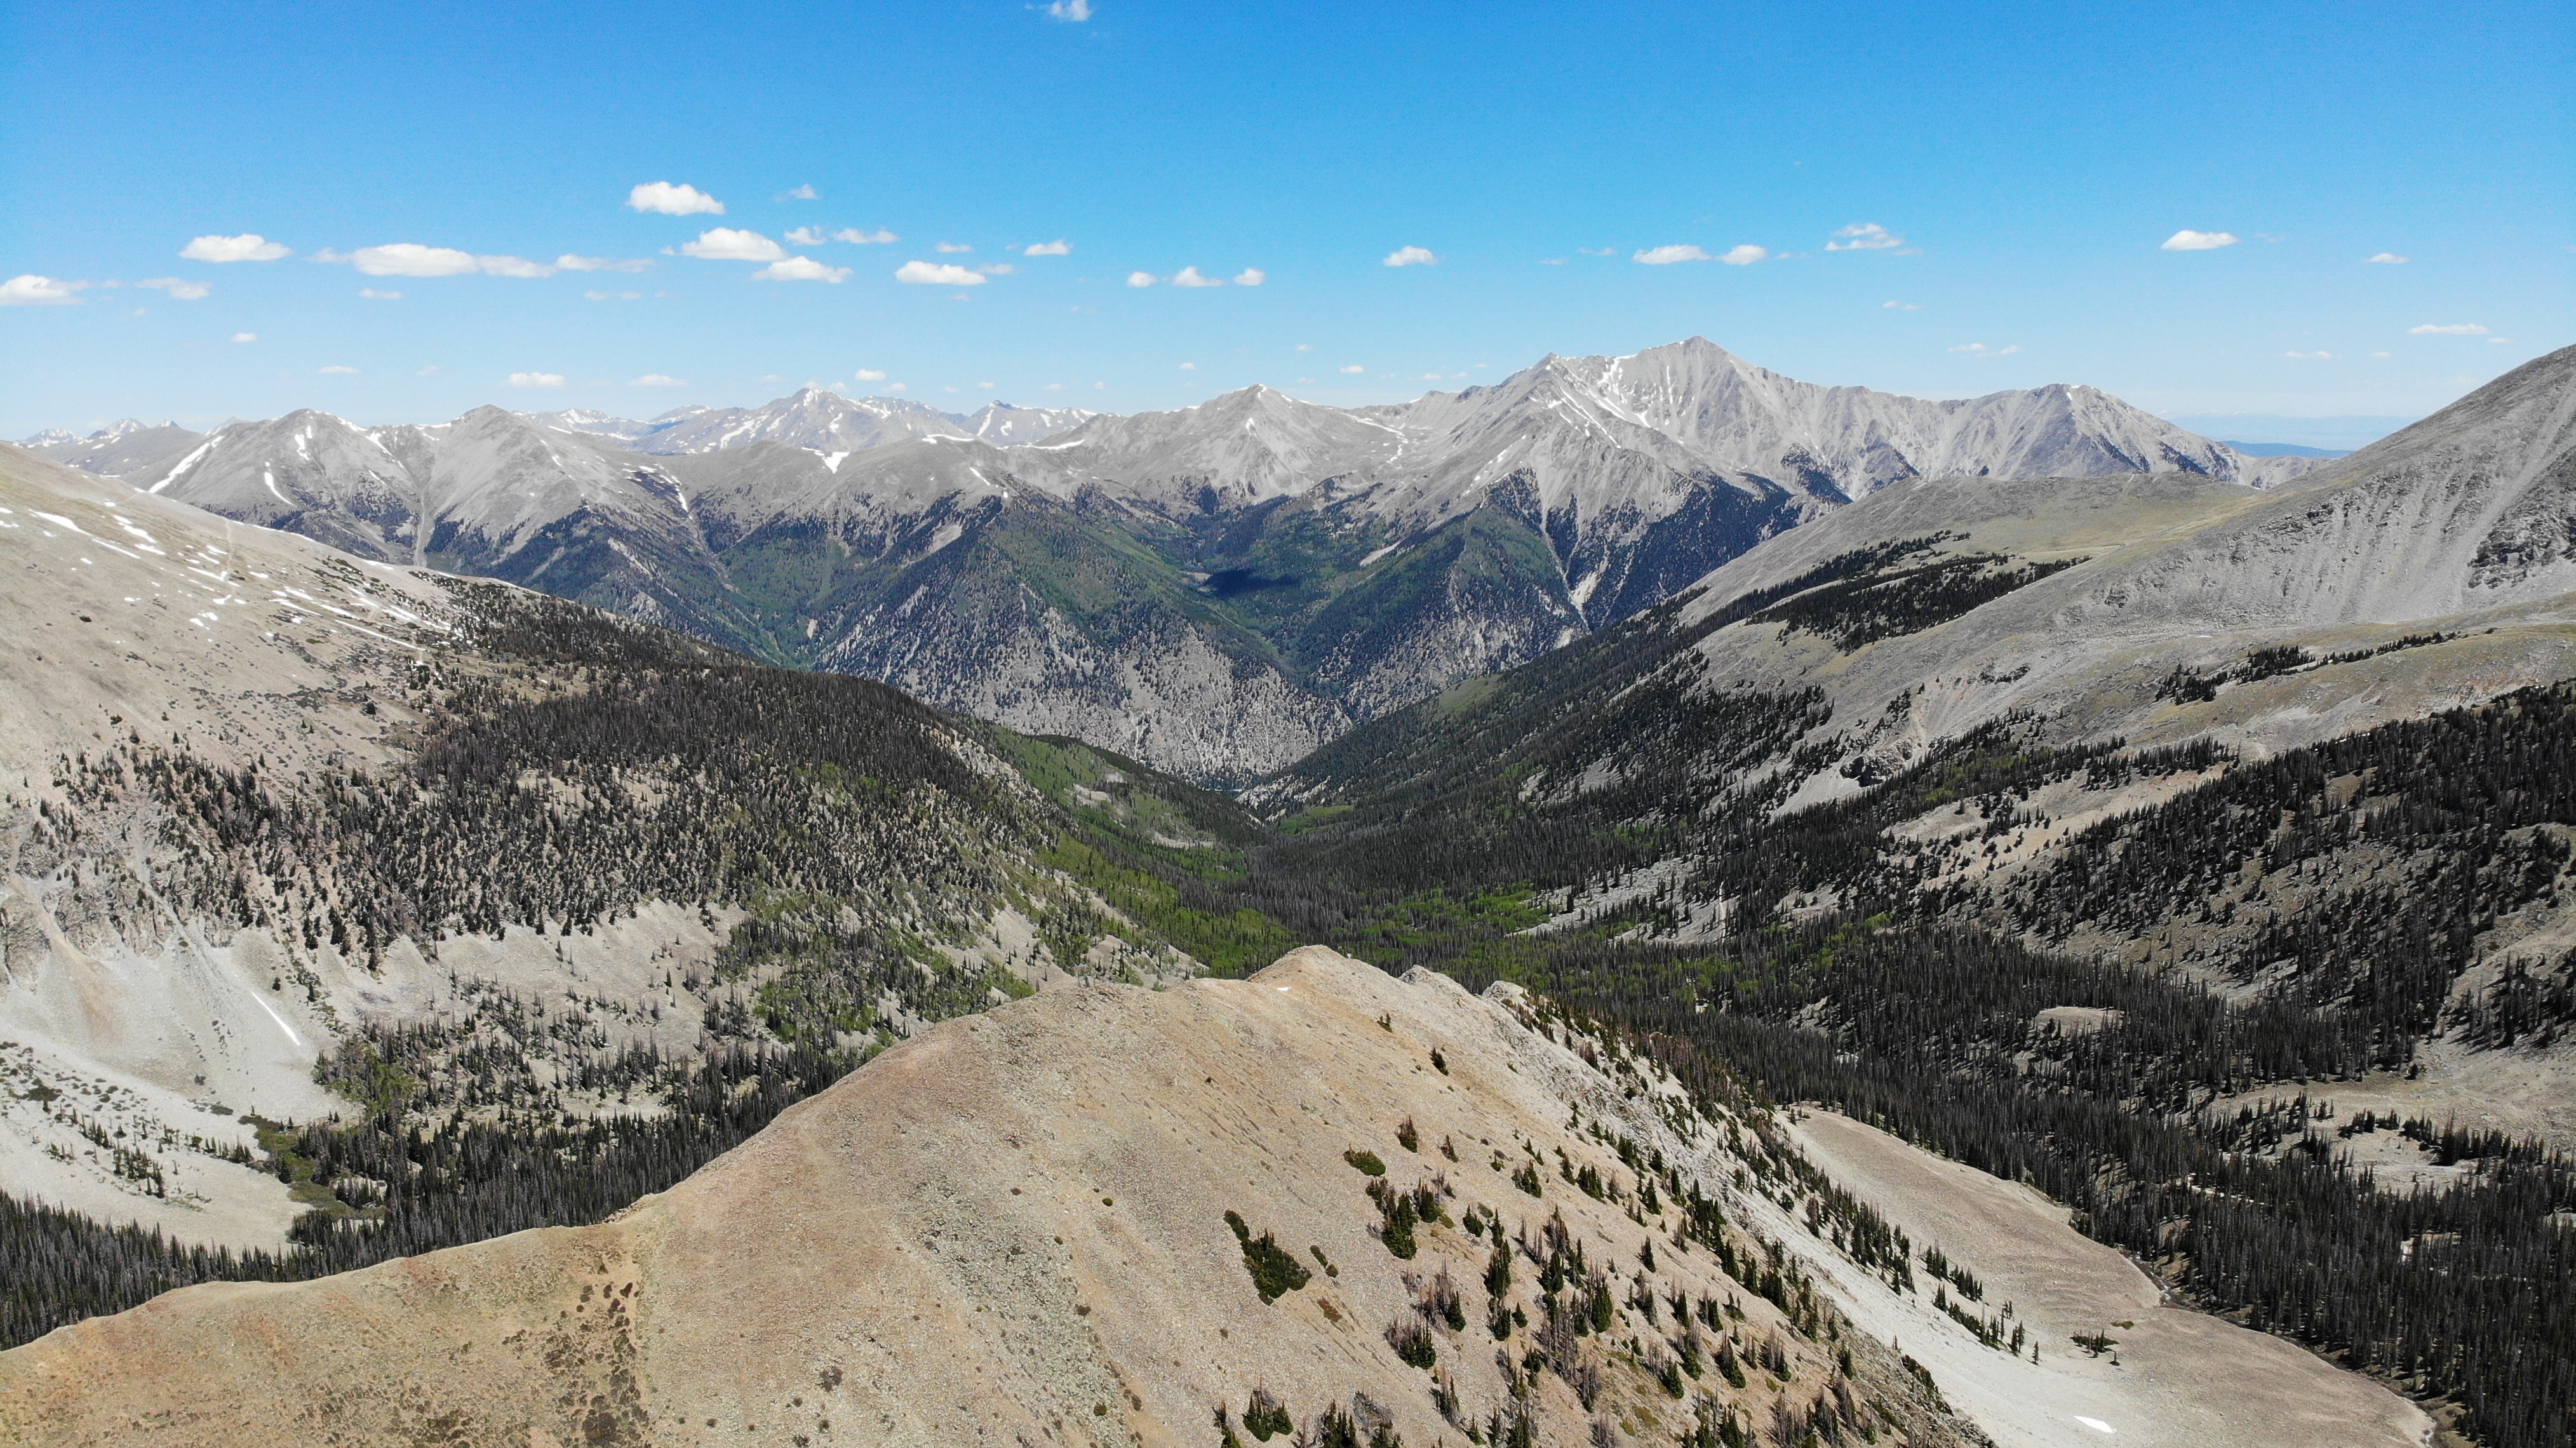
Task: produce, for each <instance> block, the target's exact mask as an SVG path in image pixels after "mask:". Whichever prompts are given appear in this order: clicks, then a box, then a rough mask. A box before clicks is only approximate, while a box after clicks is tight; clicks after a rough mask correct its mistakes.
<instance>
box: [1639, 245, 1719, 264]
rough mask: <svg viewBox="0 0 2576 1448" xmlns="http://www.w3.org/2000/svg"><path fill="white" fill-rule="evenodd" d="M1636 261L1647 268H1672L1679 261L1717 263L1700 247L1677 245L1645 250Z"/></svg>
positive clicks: (1652, 247)
mask: <svg viewBox="0 0 2576 1448" xmlns="http://www.w3.org/2000/svg"><path fill="white" fill-rule="evenodd" d="M1634 259H1635V260H1636V261H1638V262H1640V263H1642V264H1643V265H1646V266H1671V265H1672V264H1673V263H1674V262H1677V261H1715V260H1716V259H1717V258H1715V257H1713V256H1710V255H1709V254H1708V253H1707V252H1704V251H1702V250H1700V249H1699V248H1698V247H1695V246H1690V245H1687V244H1677V245H1673V246H1650V247H1646V248H1643V249H1642V250H1640V251H1639V252H1638V253H1637V255H1636V257H1635V258H1634Z"/></svg>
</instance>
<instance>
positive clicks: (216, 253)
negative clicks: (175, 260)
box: [179, 231, 295, 261]
mask: <svg viewBox="0 0 2576 1448" xmlns="http://www.w3.org/2000/svg"><path fill="white" fill-rule="evenodd" d="M179 255H181V256H183V257H186V258H187V259H188V260H190V261H276V260H277V259H278V258H280V257H288V256H293V255H295V250H294V248H292V247H289V246H286V245H284V244H283V243H280V242H274V241H271V240H269V239H268V238H267V237H264V236H262V235H260V234H259V233H258V232H256V231H245V232H243V233H242V234H241V235H239V236H201V237H198V238H197V239H195V240H194V241H191V242H189V243H188V244H187V245H186V246H183V247H181V248H179Z"/></svg>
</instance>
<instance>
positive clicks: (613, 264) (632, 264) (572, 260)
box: [555, 252, 653, 272]
mask: <svg viewBox="0 0 2576 1448" xmlns="http://www.w3.org/2000/svg"><path fill="white" fill-rule="evenodd" d="M652 264H653V263H651V262H650V261H645V260H640V259H630V260H620V259H618V258H616V257H613V256H575V255H573V254H572V253H571V252H565V253H564V254H563V255H561V256H559V257H556V258H555V269H556V270H557V271H568V272H604V271H613V272H640V271H642V270H644V269H645V268H647V267H649V266H651V265H652Z"/></svg>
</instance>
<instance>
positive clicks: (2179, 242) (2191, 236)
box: [2162, 227, 2236, 251]
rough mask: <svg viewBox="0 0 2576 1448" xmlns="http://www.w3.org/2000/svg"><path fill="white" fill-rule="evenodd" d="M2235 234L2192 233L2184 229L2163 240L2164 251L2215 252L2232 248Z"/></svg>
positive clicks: (2219, 232)
mask: <svg viewBox="0 0 2576 1448" xmlns="http://www.w3.org/2000/svg"><path fill="white" fill-rule="evenodd" d="M2235 244H2236V234H2235V233H2234V232H2231V231H2193V230H2191V229H2190V228H2188V227H2186V228H2184V229H2183V230H2181V231H2177V232H2175V233H2174V234H2173V235H2171V236H2168V237H2166V238H2165V241H2164V246H2163V248H2162V249H2163V250H2165V251H2216V250H2218V249H2219V248H2220V247H2222V246H2234V245H2235Z"/></svg>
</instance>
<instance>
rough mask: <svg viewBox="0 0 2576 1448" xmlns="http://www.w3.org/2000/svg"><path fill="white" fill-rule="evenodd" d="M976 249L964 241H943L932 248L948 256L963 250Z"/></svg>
mask: <svg viewBox="0 0 2576 1448" xmlns="http://www.w3.org/2000/svg"><path fill="white" fill-rule="evenodd" d="M974 249H975V248H973V247H971V246H968V245H967V244H966V243H964V242H962V241H943V242H940V243H939V244H938V245H936V246H933V247H932V248H931V250H933V251H936V252H939V253H942V254H943V255H947V256H956V255H959V254H960V253H963V252H969V251H973V250H974Z"/></svg>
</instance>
